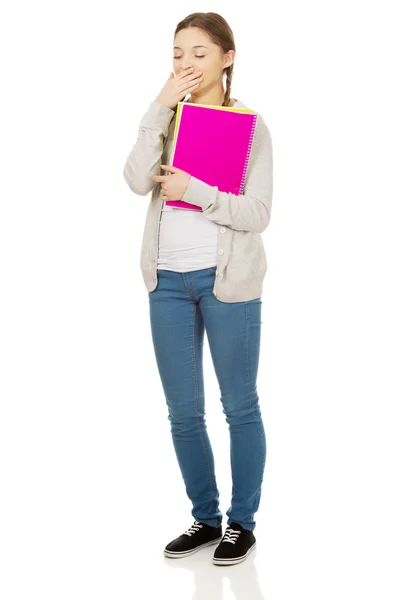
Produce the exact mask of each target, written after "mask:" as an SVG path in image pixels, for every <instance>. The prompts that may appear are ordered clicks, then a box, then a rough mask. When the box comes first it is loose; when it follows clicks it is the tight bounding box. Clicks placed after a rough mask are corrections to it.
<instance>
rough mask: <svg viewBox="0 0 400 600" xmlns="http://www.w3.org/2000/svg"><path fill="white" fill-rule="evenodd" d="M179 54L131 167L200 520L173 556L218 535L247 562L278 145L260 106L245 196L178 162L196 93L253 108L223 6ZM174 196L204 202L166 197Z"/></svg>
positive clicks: (184, 462) (193, 30) (194, 22)
mask: <svg viewBox="0 0 400 600" xmlns="http://www.w3.org/2000/svg"><path fill="white" fill-rule="evenodd" d="M173 51H174V56H173V66H174V73H175V75H174V73H171V74H170V76H169V78H168V80H167V81H166V83H165V85H164V86H163V88H162V89H161V91H160V93H159V94H158V96H157V98H156V99H155V101H154V102H151V104H150V107H149V109H148V111H147V112H146V114H145V115H144V117H143V118H142V120H141V123H140V127H139V133H138V137H137V140H136V143H135V145H134V147H133V149H132V151H131V152H130V154H129V156H128V158H127V161H126V164H125V167H124V177H125V180H126V182H127V183H128V185H129V187H130V188H131V190H132V191H133V192H135V193H136V194H139V195H142V196H145V195H147V194H148V193H149V192H150V191H151V192H152V197H151V202H150V204H149V207H148V211H147V217H146V223H145V228H144V233H143V241H142V250H141V258H140V265H141V270H142V274H143V278H144V282H145V284H146V288H147V290H148V294H149V312H150V322H151V331H152V339H153V343H154V350H155V356H156V362H157V366H158V370H159V374H160V377H161V381H162V385H163V389H164V392H165V398H166V403H167V406H168V415H169V416H168V419H169V420H170V424H171V433H172V440H173V444H174V448H175V452H176V457H177V460H178V464H179V467H180V470H181V473H182V476H183V479H184V483H185V487H186V491H187V495H188V497H189V498H190V500H191V502H192V505H193V508H192V516H193V517H194V518H195V521H194V523H193V525H192V526H191V527H189V529H187V530H186V531H185V532H184V533H183V534H182V535H180V536H179V537H177V538H175V539H174V540H173V541H172V542H170V543H169V544H168V545H167V546H166V547H165V549H164V554H165V556H168V557H171V558H178V557H183V556H188V555H190V554H193V553H194V552H196V551H197V550H199V549H200V548H204V547H205V546H208V545H211V544H217V543H218V542H219V544H218V546H217V548H216V549H215V553H214V557H213V562H214V564H236V563H238V562H241V561H242V560H245V559H246V558H247V556H248V554H249V553H250V552H251V551H252V550H253V549H254V548H255V544H256V540H255V536H254V533H253V531H254V528H255V520H254V514H255V512H256V511H257V510H258V507H259V502H260V496H261V484H262V481H263V473H264V466H265V460H266V437H265V431H264V426H263V421H262V417H261V410H260V406H259V401H258V394H257V384H256V379H257V371H258V362H259V353H260V333H261V295H262V282H263V279H264V275H265V273H266V270H267V261H266V255H265V251H264V246H263V241H262V239H261V235H260V234H261V233H262V232H263V231H264V230H265V229H266V227H267V225H268V223H269V220H270V215H271V203H272V143H271V136H270V132H269V129H268V127H267V126H266V124H265V123H264V120H263V118H262V116H261V115H260V114H259V113H257V124H256V128H255V132H254V137H253V144H252V149H251V153H250V158H249V163H248V169H247V174H246V180H245V187H244V190H243V191H244V193H243V194H241V195H234V194H231V193H226V192H222V191H219V190H218V188H217V187H216V186H214V187H213V186H210V185H208V184H206V183H205V182H203V181H201V180H200V179H197V178H196V177H193V176H191V175H190V173H186V172H184V171H182V170H181V169H178V168H175V167H173V166H171V164H170V163H171V159H172V149H173V132H174V127H175V118H176V107H177V104H178V102H180V101H184V99H185V97H186V96H187V95H188V94H190V102H191V103H194V104H211V105H217V106H235V107H244V108H248V107H247V106H246V105H245V104H244V103H243V102H241V101H239V100H237V99H234V98H231V96H230V94H231V82H232V73H233V64H234V58H235V42H234V38H233V34H232V31H231V29H230V27H229V25H228V24H227V22H226V21H225V19H223V18H222V17H221V16H220V15H218V14H216V13H210V12H209V13H193V14H190V15H189V16H188V17H186V18H185V19H184V20H183V21H181V22H180V23H179V24H178V26H177V28H176V30H175V35H174V49H173ZM224 75H226V87H225V89H224V84H223V78H224ZM254 112H256V111H254ZM160 170H162V171H164V172H161V173H160ZM169 199H174V200H177V199H178V200H180V199H182V200H184V201H185V202H188V203H192V204H195V205H197V206H201V208H202V210H201V211H195V210H182V209H177V208H174V207H169V206H166V205H165V200H169ZM205 331H206V333H207V338H208V342H209V346H210V351H211V355H212V360H213V364H214V368H215V373H216V376H217V379H218V382H219V387H220V391H221V402H222V406H223V413H224V414H225V415H226V421H227V423H228V425H229V431H230V452H231V471H232V500H231V506H230V508H229V509H228V511H227V513H226V514H227V516H228V526H227V528H226V530H225V532H224V535H222V525H221V522H222V513H221V511H220V509H219V492H218V488H217V483H216V478H215V470H214V458H213V452H212V448H211V444H210V439H209V437H208V433H207V428H206V422H205V408H204V382H203V362H202V361H203V345H204V332H205Z"/></svg>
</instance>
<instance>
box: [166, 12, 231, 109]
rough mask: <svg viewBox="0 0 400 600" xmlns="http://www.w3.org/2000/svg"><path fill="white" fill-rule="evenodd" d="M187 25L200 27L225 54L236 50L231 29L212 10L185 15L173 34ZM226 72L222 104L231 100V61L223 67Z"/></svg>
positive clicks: (227, 103)
mask: <svg viewBox="0 0 400 600" xmlns="http://www.w3.org/2000/svg"><path fill="white" fill-rule="evenodd" d="M187 27H198V28H199V29H202V30H203V31H204V32H205V33H206V34H207V35H208V36H209V37H210V39H211V41H212V42H213V43H214V44H217V45H218V46H219V47H220V48H221V53H223V54H226V53H227V52H229V50H234V51H235V52H236V47H235V40H234V37H233V32H232V29H231V28H230V27H229V25H228V23H227V22H226V21H225V19H224V18H223V17H221V15H219V14H217V13H214V12H195V13H191V14H190V15H188V16H187V17H185V18H184V19H183V20H182V21H180V22H179V23H178V25H177V26H176V29H175V34H174V36H176V34H177V33H178V32H179V31H180V30H181V29H186V28H187ZM224 72H225V74H226V90H225V96H224V102H223V104H222V106H229V102H230V100H231V97H230V94H231V84H232V74H233V63H232V64H231V66H230V67H226V68H225V69H224Z"/></svg>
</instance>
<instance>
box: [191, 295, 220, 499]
mask: <svg viewBox="0 0 400 600" xmlns="http://www.w3.org/2000/svg"><path fill="white" fill-rule="evenodd" d="M196 308H197V304H194V312H193V327H192V339H193V346H192V349H193V366H194V372H195V375H194V378H195V386H196V388H195V389H196V393H195V414H196V422H197V427H198V429H199V434H200V440H201V445H202V448H203V452H204V456H205V458H206V463H207V470H208V477H209V483H210V490H211V496H212V500H213V501H215V496H214V492H213V488H212V477H211V470H210V462H209V459H208V454H207V450H206V447H205V444H204V439H203V435H202V431H201V427H200V419H199V411H198V406H197V401H198V381H197V363H196V344H195V336H194V329H195V321H196Z"/></svg>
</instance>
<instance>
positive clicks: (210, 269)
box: [207, 267, 217, 275]
mask: <svg viewBox="0 0 400 600" xmlns="http://www.w3.org/2000/svg"><path fill="white" fill-rule="evenodd" d="M216 270H217V267H207V271H210V273H213V275H215V271H216Z"/></svg>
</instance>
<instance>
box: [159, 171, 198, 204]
mask: <svg viewBox="0 0 400 600" xmlns="http://www.w3.org/2000/svg"><path fill="white" fill-rule="evenodd" d="M161 168H162V169H164V171H170V173H171V175H153V176H152V179H153V181H157V182H160V181H161V189H162V193H161V194H162V195H161V197H162V199H163V200H181V199H182V196H183V194H184V193H185V192H186V190H187V187H188V185H189V180H190V177H191V175H189V173H186V171H182V169H178V167H173V166H169V165H161Z"/></svg>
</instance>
